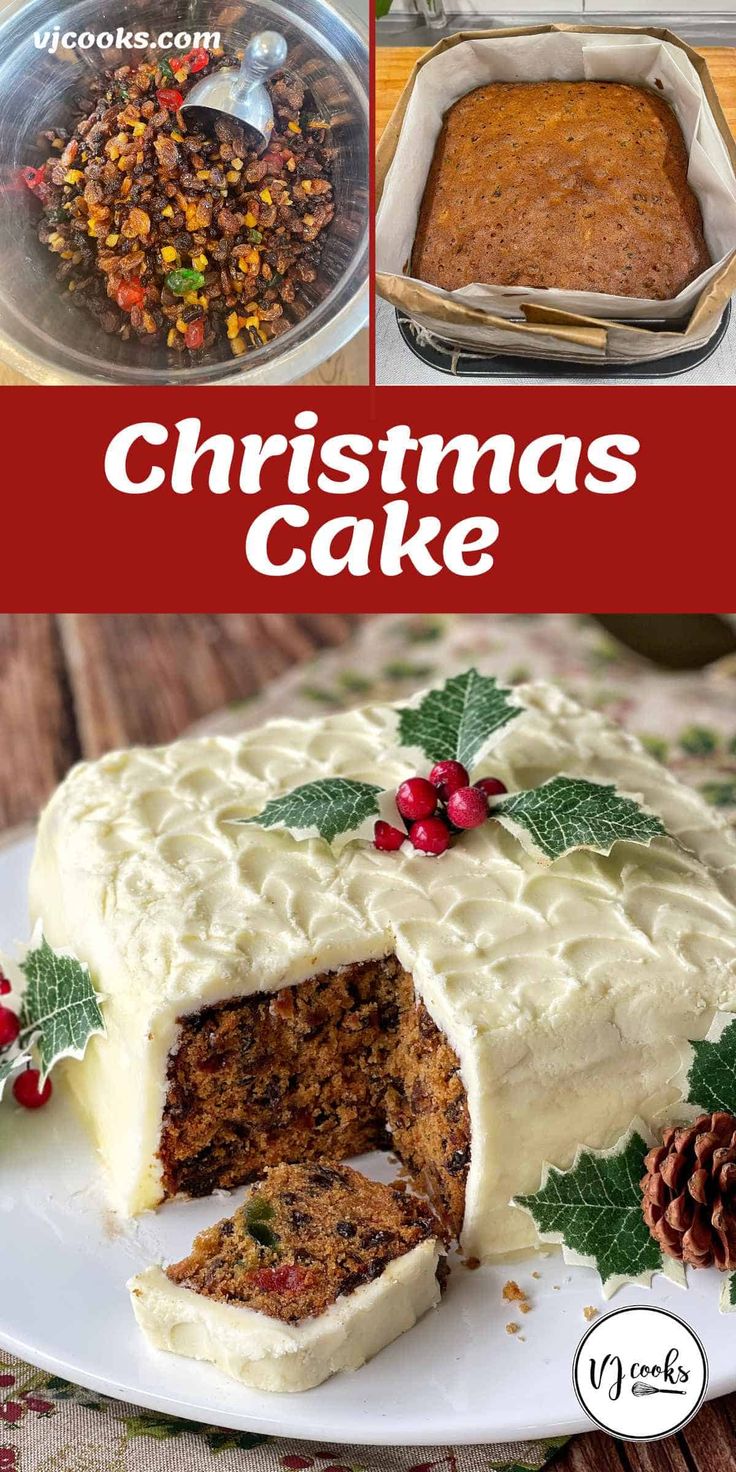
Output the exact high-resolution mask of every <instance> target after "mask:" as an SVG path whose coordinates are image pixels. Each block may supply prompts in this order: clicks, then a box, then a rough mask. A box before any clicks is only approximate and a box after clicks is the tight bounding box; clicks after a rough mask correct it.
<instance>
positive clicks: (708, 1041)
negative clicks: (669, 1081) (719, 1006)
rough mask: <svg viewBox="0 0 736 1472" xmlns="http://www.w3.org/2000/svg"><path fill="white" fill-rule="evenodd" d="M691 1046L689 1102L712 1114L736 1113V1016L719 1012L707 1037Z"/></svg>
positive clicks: (688, 1086) (687, 1100)
mask: <svg viewBox="0 0 736 1472" xmlns="http://www.w3.org/2000/svg"><path fill="white" fill-rule="evenodd" d="M691 1046H692V1050H693V1061H692V1063H691V1065H690V1072H689V1074H688V1079H687V1097H686V1101H685V1102H686V1103H688V1104H693V1105H695V1107H696V1108H697V1109H702V1110H703V1111H707V1112H708V1113H709V1114H717V1113H718V1112H719V1111H721V1110H723V1111H725V1113H726V1114H736V1019H731V1020H729V1019H728V1018H726V1017H724V1016H723V1014H722V1013H721V1014H719V1016H718V1017H716V1019H715V1022H714V1023H713V1026H712V1027H711V1030H710V1032H709V1033H708V1036H707V1038H705V1040H704V1041H702V1042H694V1043H692V1044H691Z"/></svg>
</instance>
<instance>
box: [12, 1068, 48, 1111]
mask: <svg viewBox="0 0 736 1472" xmlns="http://www.w3.org/2000/svg"><path fill="white" fill-rule="evenodd" d="M40 1080H41V1075H40V1073H39V1071H38V1069H37V1068H26V1070H25V1072H24V1073H19V1074H18V1077H17V1078H16V1079H15V1080H14V1082H13V1098H14V1099H15V1102H16V1104H20V1105H22V1107H23V1108H24V1109H42V1108H43V1106H44V1104H48V1102H49V1099H50V1098H51V1093H52V1084H51V1079H50V1078H47V1080H46V1082H45V1084H44V1086H43V1088H42V1089H41V1088H39V1083H40Z"/></svg>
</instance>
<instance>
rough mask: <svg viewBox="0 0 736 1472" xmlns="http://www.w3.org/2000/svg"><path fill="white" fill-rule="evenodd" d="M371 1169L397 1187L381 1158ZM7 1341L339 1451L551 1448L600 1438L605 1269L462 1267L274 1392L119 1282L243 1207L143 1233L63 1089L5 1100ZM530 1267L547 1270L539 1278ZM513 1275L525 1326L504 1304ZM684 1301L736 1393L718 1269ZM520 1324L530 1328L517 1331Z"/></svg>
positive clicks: (735, 1362) (207, 1413) (632, 1299)
mask: <svg viewBox="0 0 736 1472" xmlns="http://www.w3.org/2000/svg"><path fill="white" fill-rule="evenodd" d="M30 854H31V842H30V841H25V842H22V843H18V844H15V845H14V846H13V847H11V848H8V849H6V850H4V851H2V852H0V944H2V946H3V947H4V948H5V949H6V950H9V949H10V947H11V946H12V944H13V943H14V941H15V940H16V939H21V940H22V939H25V938H26V937H27V934H28V925H27V919H26V904H25V892H26V877H27V872H28V864H29V861H30ZM361 1164H362V1166H363V1168H366V1167H367V1169H368V1170H369V1172H372V1173H375V1174H382V1175H383V1177H384V1179H387V1178H388V1167H387V1165H386V1162H385V1161H384V1160H383V1159H382V1158H381V1157H380V1156H370V1157H368V1158H367V1159H366V1160H364V1161H362V1162H361ZM0 1181H1V1186H0V1261H1V1262H2V1264H3V1272H2V1283H3V1287H2V1294H1V1295H0V1343H2V1344H3V1345H4V1347H5V1348H6V1349H8V1350H10V1351H12V1352H13V1353H14V1354H17V1355H20V1356H21V1357H23V1358H25V1359H27V1360H30V1361H31V1362H32V1363H33V1364H36V1365H39V1366H41V1367H42V1368H44V1369H47V1370H51V1371H53V1372H54V1373H56V1374H59V1375H63V1376H65V1377H66V1378H68V1379H69V1380H73V1381H75V1382H76V1383H77V1384H81V1385H86V1386H88V1387H90V1388H91V1389H93V1390H98V1391H101V1392H103V1393H104V1394H106V1395H110V1396H116V1397H118V1398H120V1399H123V1400H128V1401H132V1402H134V1403H136V1404H138V1405H141V1406H147V1407H149V1408H151V1409H153V1410H156V1411H162V1412H165V1413H167V1414H169V1415H172V1416H183V1417H188V1418H191V1419H193V1420H196V1421H202V1422H207V1423H214V1424H216V1425H220V1426H227V1427H232V1428H237V1429H239V1430H248V1431H258V1432H262V1433H265V1434H273V1435H280V1436H294V1437H304V1438H307V1439H310V1440H315V1441H319V1442H321V1443H322V1444H323V1445H324V1444H327V1445H329V1444H330V1442H337V1443H339V1442H348V1443H357V1444H371V1443H382V1444H392V1445H399V1446H400V1445H415V1446H419V1445H425V1446H426V1445H435V1446H436V1445H443V1444H446V1443H448V1442H449V1443H452V1442H456V1443H458V1442H460V1443H462V1442H489V1441H512V1440H516V1439H520V1438H525V1437H532V1438H533V1437H554V1436H560V1435H563V1434H564V1433H566V1432H572V1431H579V1430H584V1429H586V1427H587V1426H589V1424H590V1423H589V1422H587V1420H586V1418H585V1417H584V1415H583V1414H582V1412H581V1411H580V1409H579V1407H578V1404H577V1401H576V1399H575V1396H574V1393H573V1389H572V1383H571V1365H572V1359H573V1355H574V1352H575V1349H576V1347H577V1344H578V1342H579V1340H580V1338H581V1337H582V1334H583V1332H584V1330H585V1328H586V1327H587V1325H586V1319H585V1316H584V1313H583V1310H584V1308H585V1307H586V1306H588V1305H591V1306H594V1307H597V1308H599V1309H603V1308H604V1304H603V1300H602V1298H601V1294H600V1285H599V1281H598V1278H597V1276H596V1274H595V1273H593V1272H592V1271H589V1270H588V1269H583V1268H574V1269H571V1268H567V1267H565V1266H564V1264H563V1263H562V1260H561V1259H560V1258H559V1257H557V1256H552V1257H549V1258H538V1257H536V1258H529V1259H528V1260H526V1261H524V1262H515V1263H514V1264H512V1265H508V1264H506V1265H500V1266H494V1267H488V1268H482V1269H480V1270H479V1271H476V1272H469V1271H468V1270H467V1269H465V1268H463V1267H462V1266H461V1265H460V1264H456V1265H455V1266H454V1269H453V1272H452V1274H451V1278H450V1284H449V1288H448V1292H447V1294H446V1297H445V1300H444V1302H443V1304H442V1305H441V1307H440V1308H439V1309H438V1310H436V1311H435V1312H433V1313H430V1314H428V1315H427V1316H426V1317H425V1318H424V1319H423V1320H422V1321H421V1322H420V1323H419V1324H418V1325H417V1327H416V1328H415V1329H413V1330H412V1331H411V1333H410V1334H407V1335H404V1336H402V1338H400V1339H399V1340H397V1341H396V1343H395V1344H392V1345H390V1346H389V1347H388V1348H387V1349H385V1350H383V1352H382V1353H381V1354H379V1355H378V1356H377V1357H376V1359H374V1360H373V1361H372V1362H371V1363H370V1364H369V1365H366V1366H365V1367H364V1368H363V1369H361V1370H359V1371H358V1372H357V1373H355V1374H352V1375H349V1374H343V1375H338V1376H335V1377H334V1378H333V1379H332V1380H328V1381H327V1382H326V1384H324V1385H321V1386H319V1387H317V1388H316V1389H315V1390H310V1391H307V1392H304V1393H302V1394H298V1395H265V1394H262V1393H259V1392H257V1391H253V1390H247V1389H245V1387H243V1386H240V1385H237V1384H236V1383H235V1382H232V1381H230V1380H227V1379H226V1378H225V1377H224V1376H221V1375H220V1374H219V1373H218V1372H217V1371H216V1370H214V1369H213V1368H212V1367H210V1366H208V1365H199V1364H197V1363H195V1362H194V1361H191V1360H186V1359H181V1358H179V1357H178V1356H173V1355H167V1354H163V1353H158V1352H155V1351H153V1350H151V1349H149V1348H148V1346H147V1345H146V1343H145V1342H144V1340H143V1338H142V1337H141V1335H140V1333H139V1331H138V1329H137V1328H136V1325H135V1322H134V1320H133V1315H132V1312H131V1309H130V1304H129V1300H128V1294H127V1291H126V1287H125V1284H126V1280H127V1279H128V1278H129V1277H130V1275H131V1274H132V1273H133V1272H135V1271H136V1270H137V1269H138V1268H140V1267H143V1266H144V1265H145V1264H146V1263H149V1262H154V1261H157V1260H159V1259H161V1258H164V1259H168V1260H172V1259H175V1258H177V1257H180V1256H183V1255H184V1252H185V1250H186V1249H187V1247H188V1244H189V1243H190V1242H191V1239H192V1237H193V1235H194V1234H195V1232H198V1231H199V1230H200V1229H201V1228H202V1227H204V1226H206V1225H208V1224H209V1223H211V1222H214V1221H216V1220H217V1219H218V1218H219V1217H220V1216H223V1215H225V1214H226V1213H229V1211H230V1209H231V1204H232V1199H231V1198H227V1200H225V1201H223V1200H222V1199H221V1198H214V1199H209V1200H207V1201H193V1202H182V1203H178V1202H177V1203H172V1204H170V1205H169V1206H166V1207H164V1208H163V1209H162V1210H161V1211H160V1212H158V1213H148V1214H147V1215H145V1216H143V1217H142V1218H140V1219H139V1220H138V1221H137V1222H135V1223H130V1222H124V1221H120V1220H119V1219H117V1218H116V1217H115V1216H114V1215H113V1214H112V1212H111V1211H110V1210H109V1208H107V1207H106V1205H105V1202H104V1199H103V1196H102V1194H101V1191H100V1183H99V1178H98V1171H97V1168H96V1162H95V1156H94V1153H93V1151H92V1149H91V1148H90V1146H89V1144H88V1142H87V1139H86V1136H85V1135H84V1133H83V1131H82V1129H81V1127H80V1126H79V1124H78V1122H77V1119H76V1116H75V1114H74V1112H73V1110H72V1108H71V1106H70V1104H69V1102H68V1100H67V1099H65V1098H64V1097H63V1093H62V1090H61V1089H58V1088H57V1090H56V1093H55V1095H54V1097H53V1098H52V1101H51V1103H50V1104H49V1105H48V1106H47V1108H46V1109H44V1110H42V1111H40V1112H38V1113H32V1112H26V1111H24V1110H21V1109H19V1108H18V1107H17V1106H16V1105H15V1103H14V1102H13V1101H12V1098H11V1097H9V1096H8V1097H7V1098H6V1100H5V1102H4V1103H3V1104H2V1105H1V1106H0ZM532 1273H539V1275H540V1276H539V1277H538V1278H534V1277H532ZM511 1277H513V1278H514V1279H515V1280H516V1281H517V1282H518V1283H519V1284H520V1285H521V1286H522V1287H523V1288H524V1289H525V1290H526V1291H527V1292H528V1293H529V1297H530V1300H531V1303H532V1309H531V1312H530V1313H529V1314H527V1315H526V1316H521V1315H519V1314H518V1313H515V1312H514V1306H513V1304H508V1303H504V1302H503V1298H502V1289H503V1285H504V1283H506V1282H507V1281H508V1279H509V1278H511ZM694 1280H695V1281H694V1283H693V1286H692V1287H691V1288H690V1289H689V1291H688V1292H684V1291H683V1290H682V1289H680V1288H678V1287H676V1286H675V1285H673V1284H672V1283H670V1282H669V1281H668V1280H667V1279H665V1278H663V1277H661V1276H660V1277H658V1278H657V1279H655V1286H654V1289H653V1291H652V1293H651V1295H650V1294H649V1293H648V1292H647V1291H646V1290H642V1289H633V1288H632V1289H625V1290H623V1291H622V1292H621V1293H620V1294H618V1295H617V1297H616V1299H615V1300H614V1302H615V1304H616V1306H618V1305H619V1304H624V1303H636V1302H641V1301H642V1298H643V1299H644V1301H648V1302H655V1303H657V1304H659V1305H661V1306H662V1307H665V1308H669V1309H671V1310H672V1311H673V1312H674V1313H678V1314H679V1315H680V1316H681V1317H683V1318H685V1319H687V1320H688V1322H689V1323H691V1324H692V1326H693V1328H694V1329H695V1330H696V1331H697V1333H698V1334H699V1335H700V1338H701V1340H702V1341H703V1343H704V1345H705V1348H706V1351H707V1354H708V1357H709V1361H710V1372H711V1374H710V1392H709V1393H710V1395H712V1396H713V1395H722V1394H724V1393H725V1392H726V1391H728V1390H732V1389H734V1388H736V1355H735V1354H734V1349H733V1324H734V1320H733V1318H731V1317H730V1316H727V1315H721V1314H719V1313H718V1289H719V1281H718V1274H717V1273H711V1272H707V1273H706V1272H703V1273H696V1274H694ZM512 1321H515V1322H517V1323H519V1325H520V1326H521V1327H520V1332H519V1333H518V1334H516V1335H511V1334H509V1333H507V1330H506V1325H507V1324H508V1323H510V1322H512Z"/></svg>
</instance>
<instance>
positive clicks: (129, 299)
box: [115, 277, 146, 312]
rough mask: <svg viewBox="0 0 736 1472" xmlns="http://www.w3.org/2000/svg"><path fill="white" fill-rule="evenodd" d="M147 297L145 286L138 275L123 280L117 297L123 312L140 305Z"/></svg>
mask: <svg viewBox="0 0 736 1472" xmlns="http://www.w3.org/2000/svg"><path fill="white" fill-rule="evenodd" d="M145 299H146V293H145V288H144V287H143V286H142V285H141V283H140V281H139V280H138V278H137V277H134V278H133V280H132V281H123V282H121V284H120V286H119V287H118V290H117V295H116V297H115V300H116V302H117V304H118V306H119V308H120V310H121V312H131V311H132V310H133V307H139V306H140V305H141V302H144V301H145Z"/></svg>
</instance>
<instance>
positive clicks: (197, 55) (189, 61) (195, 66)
mask: <svg viewBox="0 0 736 1472" xmlns="http://www.w3.org/2000/svg"><path fill="white" fill-rule="evenodd" d="M209 59H210V54H209V51H205V49H204V46H196V47H195V49H194V50H193V51H188V52H187V54H186V56H180V57H179V62H178V65H179V66H180V67H181V66H188V67H189V70H190V72H203V71H204V69H205V67H206V65H207V63H208V61H209ZM172 66H173V68H174V71H176V70H177V63H176V62H172Z"/></svg>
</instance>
